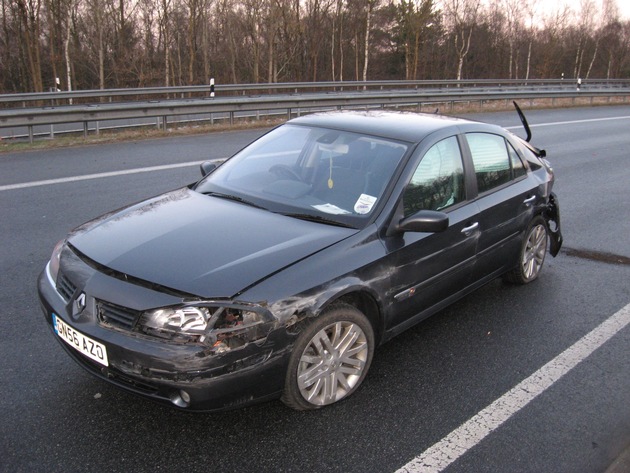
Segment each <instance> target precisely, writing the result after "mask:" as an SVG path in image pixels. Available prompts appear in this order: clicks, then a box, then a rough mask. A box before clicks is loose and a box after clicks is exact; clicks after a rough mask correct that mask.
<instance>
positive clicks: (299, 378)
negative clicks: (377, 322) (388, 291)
mask: <svg viewBox="0 0 630 473" xmlns="http://www.w3.org/2000/svg"><path fill="white" fill-rule="evenodd" d="M373 354H374V330H373V328H372V325H371V324H370V322H369V321H368V319H367V318H366V317H365V315H363V313H362V312H361V311H359V310H358V309H356V308H355V307H353V306H351V305H348V304H342V303H338V304H334V305H332V306H331V307H330V309H328V310H326V311H325V312H324V313H322V315H320V316H319V317H317V318H316V319H315V320H313V322H312V323H311V324H310V325H308V326H307V327H306V328H305V329H304V331H303V332H302V333H301V334H300V336H299V337H298V339H297V341H296V343H295V345H294V347H293V352H292V353H291V357H290V359H289V366H288V369H287V376H286V380H285V387H284V392H283V394H282V397H281V399H282V402H284V403H285V404H286V405H287V406H289V407H291V408H293V409H297V410H311V409H318V408H321V407H324V406H327V405H330V404H333V403H335V402H338V401H341V400H342V399H345V398H347V397H348V396H350V395H351V394H352V393H353V392H354V391H356V390H357V388H358V387H359V385H360V384H361V382H362V381H363V379H364V378H365V375H366V374H367V372H368V369H369V367H370V363H371V362H372V356H373Z"/></svg>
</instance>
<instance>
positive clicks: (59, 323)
mask: <svg viewBox="0 0 630 473" xmlns="http://www.w3.org/2000/svg"><path fill="white" fill-rule="evenodd" d="M52 320H53V327H54V329H55V333H56V334H57V335H59V336H60V337H61V339H62V340H63V341H64V342H66V343H67V344H68V345H70V346H71V347H72V348H74V349H75V350H77V351H78V352H79V353H83V354H84V355H85V356H87V357H88V358H91V359H92V360H94V361H96V362H97V363H100V364H101V365H103V366H109V362H108V361H107V349H106V348H105V345H103V344H102V343H98V342H97V341H95V340H92V339H91V338H90V337H88V336H86V335H83V334H82V333H81V332H79V331H78V330H75V329H73V328H72V327H71V326H70V325H68V324H67V323H65V322H64V321H63V320H61V319H60V318H59V317H57V315H56V314H53V315H52Z"/></svg>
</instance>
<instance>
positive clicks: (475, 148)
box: [466, 133, 511, 194]
mask: <svg viewBox="0 0 630 473" xmlns="http://www.w3.org/2000/svg"><path fill="white" fill-rule="evenodd" d="M466 139H467V140H468V146H470V152H471V154H472V160H473V164H474V166H475V175H476V176H477V189H478V191H479V193H480V194H482V193H484V192H486V191H489V190H491V189H493V188H495V187H498V186H500V185H502V184H505V183H506V182H509V181H510V179H511V172H510V171H511V166H510V157H509V156H508V150H507V147H506V142H505V139H504V138H503V137H502V136H499V135H491V134H489V133H468V134H466Z"/></svg>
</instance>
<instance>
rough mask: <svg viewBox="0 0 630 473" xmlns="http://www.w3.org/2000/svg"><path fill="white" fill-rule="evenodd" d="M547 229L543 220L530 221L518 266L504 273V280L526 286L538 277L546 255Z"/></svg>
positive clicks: (538, 218)
mask: <svg viewBox="0 0 630 473" xmlns="http://www.w3.org/2000/svg"><path fill="white" fill-rule="evenodd" d="M548 239H549V238H548V229H547V222H545V219H544V218H542V217H540V216H538V217H535V218H534V219H532V221H531V222H530V224H529V227H528V228H527V233H526V234H525V240H524V241H523V245H522V247H521V253H520V255H519V264H518V266H517V267H516V268H514V269H513V270H512V271H510V272H508V273H506V275H505V279H506V280H507V281H509V282H512V283H516V284H527V283H529V282H532V281H533V280H534V279H536V278H537V277H538V275H539V274H540V271H541V270H542V267H543V263H544V262H545V255H546V253H547V241H548Z"/></svg>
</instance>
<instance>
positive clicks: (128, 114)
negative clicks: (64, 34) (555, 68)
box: [0, 81, 630, 142]
mask: <svg viewBox="0 0 630 473" xmlns="http://www.w3.org/2000/svg"><path fill="white" fill-rule="evenodd" d="M426 82H427V81H422V82H421V83H422V84H423V85H425V84H426ZM482 82H485V83H484V84H483V85H484V87H482V88H481V87H479V84H481V83H482ZM508 82H510V83H511V84H510V85H508ZM513 82H514V81H465V83H466V84H467V87H463V82H462V81H459V82H458V81H450V82H449V81H446V82H445V81H436V82H435V84H436V85H440V86H441V88H438V89H420V88H416V86H415V85H414V84H416V85H417V84H420V82H408V81H405V82H398V81H397V82H395V83H393V82H387V81H386V82H370V83H364V82H344V83H339V82H337V83H299V84H287V83H285V84H272V85H273V86H274V87H278V88H279V89H281V88H284V89H291V88H293V87H297V86H298V85H299V86H300V87H303V88H305V89H306V88H308V87H322V88H328V87H332V85H331V84H334V85H335V87H336V88H337V89H340V88H343V89H344V90H343V91H339V90H337V91H333V90H334V89H333V90H329V91H328V92H319V93H314V92H311V93H302V94H282V95H273V94H270V95H258V96H245V97H244V96H231V97H215V98H209V97H203V98H190V99H176V100H174V99H170V100H148V101H142V102H121V103H91V104H85V105H63V106H52V107H51V106H47V107H33V108H11V109H4V110H0V128H17V127H27V128H28V137H29V140H30V141H31V142H32V141H33V139H34V131H33V127H35V126H41V125H51V128H52V125H54V124H62V123H80V124H82V126H83V132H84V134H86V135H87V133H88V130H89V126H88V125H89V124H90V123H96V124H97V126H96V129H97V131H98V124H99V123H100V122H105V121H110V120H133V119H153V120H154V122H153V123H154V124H155V126H158V127H161V128H164V129H166V127H167V126H168V123H169V119H170V120H173V119H174V118H175V119H176V118H177V117H182V116H205V117H210V120H212V117H214V116H216V115H217V114H223V115H224V116H226V117H229V120H230V122H232V121H233V120H234V118H235V116H236V114H239V113H245V112H256V114H258V113H261V112H262V113H271V112H275V113H286V116H287V118H290V117H291V116H293V115H295V114H298V115H299V114H301V113H302V112H306V111H312V110H322V109H345V108H363V107H366V108H371V107H372V108H373V107H418V108H419V109H420V108H421V107H422V106H423V105H429V104H434V103H447V104H450V106H451V108H452V106H453V104H454V103H456V102H464V101H465V102H479V103H480V105H482V104H483V103H484V102H486V101H494V100H534V99H541V98H549V99H557V98H573V99H575V98H577V97H581V98H584V97H587V98H591V100H593V99H594V98H596V97H614V96H621V97H624V101H625V100H627V97H629V96H630V81H601V83H595V82H591V81H589V83H588V84H584V83H583V84H582V88H581V90H580V91H578V90H576V87H575V85H573V84H570V85H569V84H567V81H564V82H561V83H560V84H557V82H558V81H544V82H543V83H538V84H536V85H535V86H532V85H527V86H524V85H523V82H522V81H520V82H519V83H518V84H514V83H513ZM537 82H539V81H537ZM394 84H395V85H396V86H398V87H403V86H404V87H407V88H396V89H393V90H383V89H384V87H385V86H390V87H391V86H392V85H394ZM445 84H446V85H448V86H445ZM473 84H474V85H477V87H472V85H473ZM497 84H499V85H497ZM528 84H530V83H529V82H528ZM262 85H263V84H255V86H256V87H258V88H259V89H260V88H261V87H262ZM368 85H369V86H370V88H368ZM251 86H252V87H254V85H251ZM364 86H365V90H364ZM490 86H494V87H490ZM226 87H227V86H224V87H223V89H224V91H225V90H227V88H226ZM231 87H232V86H231ZM233 87H239V91H240V90H242V89H243V87H244V86H242V85H240V86H233ZM353 88H354V89H357V88H358V89H359V90H352V91H348V89H353ZM185 89H186V90H187V91H188V90H189V89H191V88H185ZM194 89H199V90H197V92H200V91H201V88H197V87H194ZM259 89H257V90H259ZM125 90H126V89H125ZM144 90H146V89H133V90H129V92H130V93H131V92H134V93H135V95H142V94H144V93H145V92H144ZM204 90H207V91H208V92H209V90H210V89H209V87H205V89H204ZM215 90H217V92H220V91H221V88H219V87H217V88H216V89H215ZM249 90H250V91H253V90H254V89H253V88H252V89H249ZM267 90H269V89H267ZM165 91H168V94H170V95H173V94H179V93H188V92H182V91H181V88H174V89H173V88H169V89H165V88H162V89H160V93H165ZM88 92H90V93H93V92H94V91H88ZM99 92H100V93H101V95H93V96H90V97H92V98H94V97H103V96H108V95H109V96H113V95H114V94H116V93H119V92H118V91H106V92H107V95H103V91H99ZM54 94H55V95H56V96H57V98H56V100H59V99H62V98H64V97H65V95H64V93H54ZM65 94H73V95H72V97H75V98H76V97H78V96H80V95H82V94H84V93H83V92H72V93H69V92H68V93H65ZM28 95H29V99H31V98H33V95H39V94H28ZM87 96H89V94H88V93H85V94H84V95H83V97H87ZM0 97H6V96H0ZM65 98H67V97H65ZM51 134H52V133H51Z"/></svg>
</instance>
